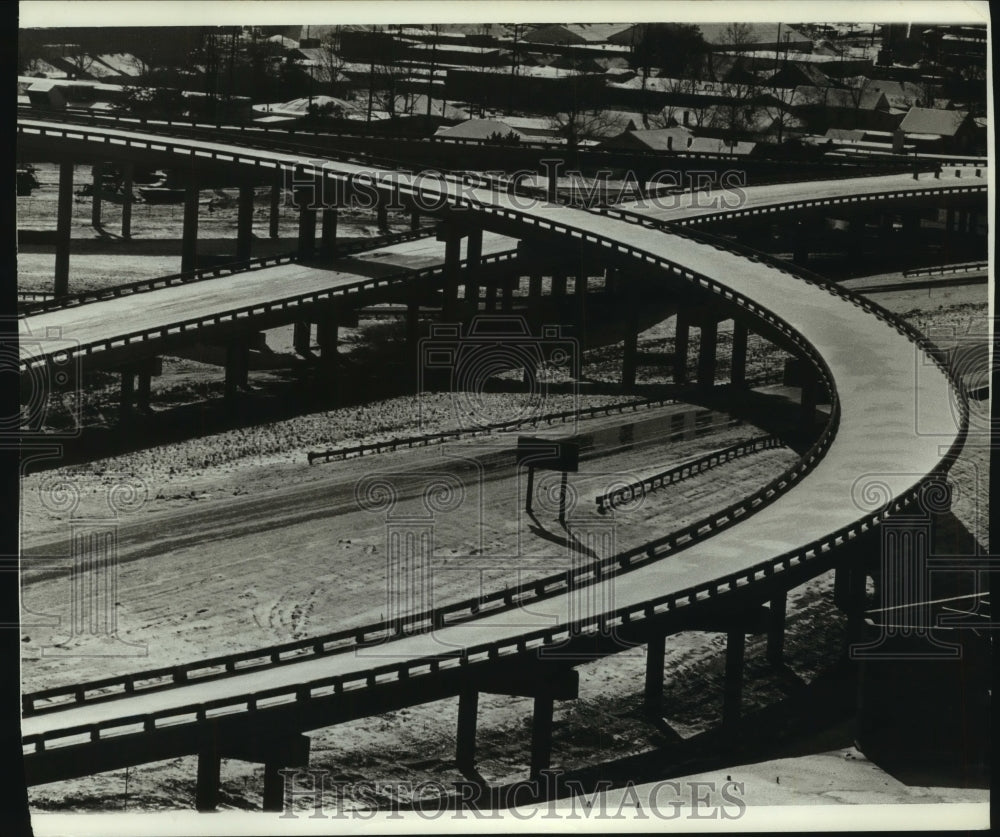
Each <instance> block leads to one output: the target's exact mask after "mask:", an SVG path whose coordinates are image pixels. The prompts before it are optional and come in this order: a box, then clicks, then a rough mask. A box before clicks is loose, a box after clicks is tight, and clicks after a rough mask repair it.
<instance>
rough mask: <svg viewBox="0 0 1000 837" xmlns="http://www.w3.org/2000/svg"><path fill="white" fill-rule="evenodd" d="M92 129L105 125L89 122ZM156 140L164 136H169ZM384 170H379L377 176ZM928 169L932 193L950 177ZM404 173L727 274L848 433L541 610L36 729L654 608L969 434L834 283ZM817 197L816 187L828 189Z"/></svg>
mask: <svg viewBox="0 0 1000 837" xmlns="http://www.w3.org/2000/svg"><path fill="white" fill-rule="evenodd" d="M76 133H79V132H76ZM87 133H90V134H93V133H94V132H93V131H91V130H90V129H88V131H87ZM122 133H124V132H122ZM80 141H81V142H83V143H84V144H86V143H87V142H89V141H88V140H84V139H82V134H81V140H80ZM95 141H96V140H95ZM143 141H150V142H153V143H156V144H159V145H161V146H163V144H164V140H163V139H162V138H154V139H152V140H143ZM172 145H173V147H175V148H177V149H178V151H176V152H173V153H178V154H180V152H181V151H183V155H184V157H187V156H188V154H189V153H190V151H191V150H192V149H195V147H197V149H196V150H197V151H198V152H199V153H201V154H203V155H207V156H210V155H212V154H213V153H215V154H218V153H219V152H220V151H221V153H223V154H225V155H227V156H228V157H229V158H230V159H236V158H242V159H245V160H248V161H249V162H251V163H254V162H255V161H256V160H258V159H260V160H263V159H265V157H266V158H267V159H268V160H269V161H270V162H271V163H272V164H275V165H284V166H289V165H292V164H294V163H295V160H294V159H291V158H290V157H289V156H288V155H280V154H273V153H272V152H257V151H249V150H241V149H238V148H233V147H227V146H225V145H222V144H218V143H193V142H189V141H177V142H173V143H172ZM300 162H301V164H302V165H303V166H306V167H308V166H310V165H311V163H310V161H307V160H302V161H300ZM358 170H360V168H359V167H351V166H346V165H342V164H339V163H337V164H332V163H331V164H329V165H327V166H326V167H324V171H325V172H326V175H327V176H330V177H344V176H348V175H349V174H350V173H352V171H358ZM372 175H373V176H374V177H376V178H378V177H379V176H380V175H379V174H378V173H377V172H373V173H372ZM925 178H926V179H925V182H926V184H927V186H928V188H931V189H937V188H941V186H940V185H939V184H946V183H947V181H943V180H935V179H933V178H932V177H926V176H925ZM391 179H392V181H393V183H392V188H394V189H398V190H399V191H400V193H402V194H414V193H415V192H416V191H418V190H420V191H422V192H423V194H425V195H427V196H428V197H435V196H436V197H441V196H442V194H447V195H448V200H449V201H451V202H454V201H457V202H459V203H460V204H463V205H466V206H467V207H468V208H469V212H470V215H471V216H472V217H474V218H476V219H477V220H481V221H482V223H483V225H484V226H485V227H487V228H488V227H489V226H490V224H491V223H492V222H493V221H494V220H497V221H499V222H502V223H504V224H506V225H507V226H509V225H510V224H516V225H521V226H523V227H524V229H525V230H526V231H532V232H534V233H535V234H539V233H540V234H542V235H550V236H554V237H562V238H567V237H568V238H569V239H570V240H574V239H575V240H580V239H586V240H589V241H590V242H591V243H592V244H593V245H594V246H596V247H598V248H602V249H607V250H608V252H609V254H614V256H615V258H617V259H618V260H619V261H625V260H629V261H632V262H633V263H636V264H642V265H644V266H645V267H646V268H649V267H650V266H654V265H655V266H659V267H661V268H663V269H664V270H672V271H673V272H674V273H679V274H680V275H681V276H686V277H687V278H688V279H689V280H690V281H693V282H699V283H700V284H703V285H704V284H706V283H704V282H702V281H701V280H699V279H698V278H697V276H693V275H691V274H692V273H700V274H702V275H703V276H706V277H710V278H711V279H712V280H714V281H715V282H717V283H719V287H710V289H711V290H712V291H713V292H716V293H723V294H731V293H733V292H736V293H739V294H744V295H745V296H746V297H748V298H750V299H751V300H753V302H754V303H755V304H756V305H759V306H760V307H761V308H762V309H764V311H767V312H770V314H771V315H773V316H776V317H778V318H780V319H781V320H783V321H784V322H785V323H786V324H788V326H790V327H791V329H793V330H794V331H795V332H797V333H798V334H800V335H802V336H803V337H804V338H805V339H806V341H808V343H809V344H810V345H811V346H812V347H813V348H814V349H815V350H816V351H817V352H818V354H819V356H820V357H822V359H823V361H824V363H825V365H826V367H827V368H828V370H829V373H830V374H831V376H832V379H833V381H834V383H835V386H836V390H837V393H838V394H839V398H840V405H841V413H840V423H839V429H838V431H837V433H836V436H835V438H834V439H833V441H832V444H831V445H830V447H829V449H828V451H827V452H826V455H825V457H824V458H823V459H822V460H821V461H820V462H819V464H818V465H817V466H816V467H815V469H814V470H813V471H812V472H810V473H809V474H808V475H807V476H806V477H804V478H803V479H802V480H801V481H800V482H798V483H797V484H795V486H794V487H793V488H791V490H789V491H788V492H787V493H785V494H784V495H782V496H781V497H780V498H779V499H778V500H777V501H775V502H774V503H772V504H771V505H768V506H766V507H765V508H763V509H762V510H761V511H758V512H757V513H756V514H753V515H752V516H749V517H746V518H744V519H742V520H741V521H740V522H739V523H738V524H737V525H734V526H731V527H729V528H727V529H723V530H722V531H720V532H718V533H716V534H715V535H714V536H713V537H711V538H708V539H705V540H702V541H698V542H696V543H695V544H694V545H692V546H691V547H689V548H687V549H685V550H683V551H680V552H677V553H674V554H671V555H670V556H668V557H666V558H664V559H662V560H658V561H652V562H649V563H646V564H643V565H641V566H640V567H638V568H636V569H634V570H632V571H631V572H627V573H623V574H621V575H619V576H616V577H613V578H611V579H609V580H604V581H601V582H599V583H596V584H594V585H591V586H589V587H584V588H581V589H580V590H576V591H572V592H569V593H564V594H560V595H557V596H554V597H552V598H550V599H546V600H543V601H536V602H533V603H532V605H531V606H530V609H511V610H507V611H501V612H496V613H489V614H483V615H481V616H480V617H479V618H477V619H475V620H471V621H468V622H464V623H461V624H455V625H449V626H446V627H444V628H440V629H438V630H436V631H434V632H433V633H422V634H417V635H413V636H408V637H405V638H401V639H398V640H395V641H392V642H389V643H386V644H385V645H382V646H380V647H379V648H377V649H371V650H367V651H365V652H363V653H362V652H359V653H356V654H355V653H351V654H340V655H333V656H328V657H322V658H310V659H308V660H303V661H302V662H297V663H290V664H287V665H283V666H277V667H274V668H270V669H264V670H258V671H254V672H252V673H250V672H247V673H244V674H239V675H235V676H233V677H230V678H225V679H221V680H216V681H211V682H201V683H198V682H195V683H191V684H189V685H188V686H185V687H182V688H175V689H170V690H165V691H162V692H155V693H145V694H141V693H137V694H134V695H129V696H126V697H123V698H121V699H117V700H114V701H109V702H107V703H103V704H92V705H81V706H75V707H73V708H69V709H65V710H61V711H58V712H53V713H51V714H47V715H40V716H32V717H28V718H26V719H25V720H24V726H23V733H24V734H26V735H30V734H32V733H34V732H50V731H55V730H59V729H65V728H67V727H70V726H74V725H77V724H84V723H90V722H94V721H97V720H106V719H109V718H122V717H127V716H130V715H136V714H142V713H150V712H155V711H159V710H163V709H179V708H181V707H183V706H186V705H190V704H191V703H196V702H200V701H204V700H209V699H216V698H219V697H226V698H233V699H239V698H241V696H244V695H246V694H247V693H250V692H255V691H259V690H262V689H266V688H269V687H272V686H276V685H293V684H301V683H305V682H308V681H310V680H313V679H316V678H321V677H326V676H330V675H333V674H343V673H347V672H363V671H367V670H369V669H371V668H372V667H373V666H375V665H379V664H384V663H388V662H390V661H393V660H400V661H401V660H413V659H419V658H422V657H425V656H427V655H432V654H436V653H439V652H440V651H441V650H442V649H444V648H460V647H469V646H472V645H476V644H479V643H482V642H486V641H489V642H494V643H496V642H500V641H503V640H505V639H513V638H516V637H518V636H521V635H523V634H525V633H527V632H530V631H531V630H532V629H533V628H546V627H551V626H553V625H556V624H565V623H567V622H568V621H570V620H571V619H572V618H573V617H574V615H575V616H579V608H580V605H581V603H580V601H579V597H580V596H586V597H588V598H589V599H590V600H591V601H597V602H601V603H602V604H600V605H599V609H600V610H602V611H607V610H611V609H613V608H618V607H623V606H626V605H641V604H643V603H645V602H648V601H649V600H650V599H653V598H656V597H658V596H661V595H664V594H667V593H671V592H679V591H682V590H687V589H689V588H691V587H692V586H697V585H700V584H707V583H710V582H714V581H716V580H717V579H720V578H722V577H726V576H727V575H729V574H731V573H735V572H740V571H745V570H747V569H748V568H750V567H754V566H759V565H761V564H764V563H766V562H773V561H775V559H776V558H777V557H778V556H781V555H783V554H787V553H792V552H797V551H798V550H800V549H801V548H802V547H803V546H804V545H807V544H811V543H814V542H816V541H821V540H824V539H825V538H827V537H829V536H830V535H831V533H836V532H840V531H841V530H843V529H844V528H846V527H849V526H852V525H855V524H857V523H858V521H860V520H862V519H864V518H865V517H866V516H867V515H869V514H873V513H875V512H877V511H878V510H879V508H880V507H881V506H882V505H883V504H884V503H887V502H890V501H891V500H893V499H894V498H898V497H902V496H905V495H906V494H907V492H908V491H910V490H911V489H912V488H913V487H914V486H915V485H916V484H918V483H919V482H920V481H921V480H922V479H923V478H924V477H925V476H926V475H928V474H929V473H931V472H933V471H935V469H937V468H939V466H940V465H941V464H942V462H947V461H948V460H947V459H946V453H947V450H948V447H949V446H950V445H952V443H953V442H955V441H956V440H957V439H958V438H959V436H960V429H959V426H958V424H957V421H956V415H955V410H954V409H953V404H952V392H951V388H950V384H949V382H948V379H947V377H946V376H945V374H944V373H943V372H942V371H941V370H940V369H939V368H938V367H936V366H934V365H932V364H931V363H930V362H929V361H928V359H927V358H926V357H925V356H924V355H923V353H922V351H921V350H920V349H918V348H917V347H916V346H915V345H914V344H913V343H912V342H911V340H910V339H909V338H908V337H906V336H904V335H903V334H901V333H899V332H897V331H896V330H895V329H894V328H893V327H892V326H891V325H889V324H888V323H886V322H884V321H882V320H880V319H879V318H878V317H876V316H875V315H874V314H872V313H870V312H868V311H866V310H864V309H863V308H861V307H860V306H857V305H855V304H853V303H852V302H850V301H848V300H845V299H843V298H841V297H838V296H836V295H834V294H832V293H830V292H829V291H827V290H825V289H823V288H820V287H817V286H814V285H809V284H807V283H806V282H804V281H803V280H801V279H798V278H796V277H794V276H792V275H790V274H787V273H784V272H782V271H779V270H777V269H776V268H773V267H770V266H767V265H763V264H760V263H755V262H749V261H747V260H746V259H744V258H742V257H739V256H736V255H733V254H731V253H728V252H723V251H720V250H717V249H715V248H714V247H711V246H708V245H704V244H700V243H697V242H693V241H691V240H689V239H686V238H683V237H681V236H677V235H672V234H670V233H665V232H661V231H658V230H654V229H649V228H646V227H642V226H639V225H636V224H630V223H628V222H625V221H622V220H617V219H614V218H611V217H604V216H601V215H598V214H594V213H587V212H582V211H579V210H574V209H570V208H568V207H563V206H556V205H551V204H536V205H534V206H532V207H530V208H525V207H524V206H523V204H524V201H523V199H515V198H513V197H511V196H508V195H498V194H495V193H492V192H491V191H490V190H476V189H470V188H463V187H462V186H461V185H460V184H458V183H456V182H454V181H446V182H445V181H440V180H434V179H433V178H424V179H423V182H422V183H420V184H414V183H412V182H411V181H410V180H409V179H408V178H406V177H405V176H402V175H400V174H398V173H393V174H392V175H391ZM903 181H905V186H904V185H903V182H900V184H899V187H900V188H913V187H914V185H916V182H915V181H913V180H912V179H908V180H907V179H906V178H903ZM834 184H835V185H832V186H831V187H830V188H831V189H833V188H836V189H839V190H841V194H842V195H843V194H852V193H853V194H857V193H860V192H864V191H865V189H866V188H868V187H867V186H866V185H865V182H864V181H851V180H838V181H835V182H834ZM387 185H388V184H387ZM883 190H884V184H879V188H878V189H875V190H874V191H876V192H877V191H883ZM459 193H461V194H459ZM812 193H813V195H815V194H816V192H815V189H813V190H812ZM626 275H627V272H626ZM103 304H104V303H100V304H95V306H94V307H95V308H98V307H100V305H103ZM754 316H756V315H754ZM762 316H766V315H762ZM810 560H813V559H810ZM813 564H814V567H815V571H816V572H821V571H822V570H824V569H826V568H827V567H828V563H827V562H826V561H824V560H822V559H820V560H813ZM780 573H781V570H780V568H776V575H779V576H780ZM140 734H141V733H140Z"/></svg>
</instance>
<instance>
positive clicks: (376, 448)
mask: <svg viewBox="0 0 1000 837" xmlns="http://www.w3.org/2000/svg"><path fill="white" fill-rule="evenodd" d="M676 403H677V401H676V400H675V399H673V398H659V399H655V400H652V401H630V402H627V403H625V404H607V405H604V406H600V407H585V408H583V409H580V410H564V411H562V412H558V413H545V414H544V415H540V416H529V417H525V418H521V419H512V420H510V421H497V422H490V423H488V424H484V425H481V426H479V427H460V428H458V429H456V430H445V431H441V432H439V433H426V434H423V435H420V436H404V437H402V438H397V439H389V440H388V441H386V442H371V443H369V444H361V445H354V446H353V447H349V448H331V449H330V450H325V451H316V452H310V453H309V454H308V459H309V464H310V465H312V464H313V463H314V462H316V461H317V460H322V461H323V462H330V461H332V460H338V461H343V460H345V459H352V458H356V457H358V456H366V455H368V454H373V453H387V452H392V451H397V450H400V449H402V448H415V447H426V446H427V445H432V444H436V443H438V442H448V441H457V440H459V439H463V438H465V439H468V438H474V437H476V436H488V435H490V434H491V433H494V432H502V431H504V430H515V429H517V428H520V427H529V426H530V427H537V426H538V425H540V424H542V423H545V424H549V425H551V424H552V423H553V422H556V421H558V422H565V421H567V420H569V419H577V418H593V417H594V416H600V415H605V416H609V415H612V414H613V413H619V414H621V413H624V412H626V411H631V412H633V413H634V412H637V411H638V410H640V409H643V410H651V409H654V408H656V407H664V406H666V405H668V404H676Z"/></svg>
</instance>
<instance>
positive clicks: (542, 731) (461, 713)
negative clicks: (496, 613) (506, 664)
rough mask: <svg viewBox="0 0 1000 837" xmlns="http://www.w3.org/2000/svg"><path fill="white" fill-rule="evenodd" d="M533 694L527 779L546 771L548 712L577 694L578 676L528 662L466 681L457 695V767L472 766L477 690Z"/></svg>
mask: <svg viewBox="0 0 1000 837" xmlns="http://www.w3.org/2000/svg"><path fill="white" fill-rule="evenodd" d="M480 692H484V693H488V694H496V695H512V696H516V697H533V698H534V705H533V707H532V725H531V755H530V765H531V767H530V771H531V779H532V780H537V779H538V778H539V777H540V776H541V772H542V771H543V770H547V769H548V767H549V764H550V761H551V756H552V712H553V704H554V701H556V700H572V699H574V698H576V697H578V696H579V694H580V675H579V673H578V672H577V671H576V670H575V669H572V668H568V667H566V666H564V665H558V664H557V665H552V664H550V665H545V664H542V663H536V662H530V663H527V664H524V665H522V666H519V667H518V668H517V669H516V670H509V669H501V670H496V671H493V672H487V673H485V674H483V675H482V676H481V677H479V678H477V679H476V680H474V681H473V682H471V683H469V684H468V685H467V686H466V687H465V688H464V689H463V690H462V691H461V692H460V693H459V698H458V728H457V735H456V740H455V762H456V765H457V766H458V768H459V769H460V770H463V771H470V770H472V769H473V768H474V767H475V752H476V716H477V713H478V709H479V693H480Z"/></svg>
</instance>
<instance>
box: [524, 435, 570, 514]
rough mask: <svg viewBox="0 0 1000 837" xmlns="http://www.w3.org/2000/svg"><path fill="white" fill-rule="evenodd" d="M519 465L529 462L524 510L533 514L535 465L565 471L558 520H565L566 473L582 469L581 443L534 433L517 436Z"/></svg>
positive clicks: (560, 489)
mask: <svg viewBox="0 0 1000 837" xmlns="http://www.w3.org/2000/svg"><path fill="white" fill-rule="evenodd" d="M517 462H518V465H527V466H528V491H527V495H526V496H525V498H524V510H525V511H526V512H527V513H528V514H531V510H532V505H531V501H532V498H533V497H534V494H535V468H542V469H544V470H546V471H562V479H561V481H560V484H559V522H560V523H565V522H566V474H567V473H569V472H570V471H572V472H573V473H574V474H575V473H576V472H577V471H578V470H579V463H580V443H579V442H575V441H572V440H569V439H537V438H534V437H531V436H518V438H517Z"/></svg>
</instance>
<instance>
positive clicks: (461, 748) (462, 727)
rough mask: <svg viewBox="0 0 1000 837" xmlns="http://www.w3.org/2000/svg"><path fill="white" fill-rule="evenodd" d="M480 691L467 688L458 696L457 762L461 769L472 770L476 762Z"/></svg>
mask: <svg viewBox="0 0 1000 837" xmlns="http://www.w3.org/2000/svg"><path fill="white" fill-rule="evenodd" d="M478 710H479V692H478V691H477V690H476V689H466V690H464V691H463V692H462V693H461V694H460V695H459V696H458V734H457V736H456V741H455V764H456V765H457V766H458V769H459V770H462V771H471V770H472V769H473V768H474V767H475V763H476V720H477V714H478Z"/></svg>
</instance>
